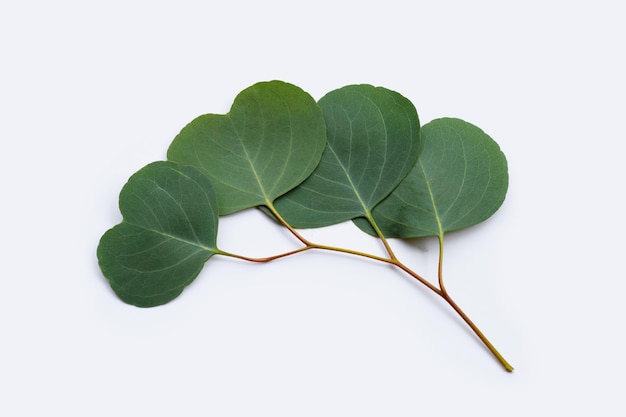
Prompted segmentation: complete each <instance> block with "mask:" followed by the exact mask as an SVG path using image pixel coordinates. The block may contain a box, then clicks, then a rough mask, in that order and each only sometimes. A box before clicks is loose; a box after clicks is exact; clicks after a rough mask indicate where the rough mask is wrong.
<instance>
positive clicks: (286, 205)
mask: <svg viewBox="0 0 626 417" xmlns="http://www.w3.org/2000/svg"><path fill="white" fill-rule="evenodd" d="M319 105H320V107H321V108H322V111H323V112H324V119H325V120H326V125H327V136H328V144H327V146H326V149H325V150H324V154H323V155H322V159H321V161H320V163H319V165H318V166H317V168H316V170H315V171H314V172H313V174H312V175H311V176H310V177H309V178H308V179H307V180H306V181H304V182H303V183H302V184H300V185H299V186H298V187H297V188H295V189H294V190H292V191H290V192H289V193H287V194H285V195H284V196H283V197H281V198H279V199H277V200H276V202H275V207H276V209H277V211H278V212H279V213H280V214H281V215H282V216H283V217H284V218H285V220H287V222H288V223H289V224H291V225H292V226H294V227H301V228H307V227H321V226H327V225H331V224H335V223H339V222H342V221H345V220H350V219H353V218H355V217H359V216H365V215H366V213H368V212H369V211H370V210H371V209H372V208H373V207H374V206H375V205H376V204H378V202H380V201H381V200H382V199H383V198H385V197H386V196H387V195H388V194H389V193H390V192H391V191H392V190H393V189H394V188H395V187H396V186H397V185H398V183H399V182H400V181H401V180H402V179H403V178H404V177H405V176H406V175H407V173H408V172H409V171H410V169H411V168H412V167H413V165H414V163H415V160H416V158H417V149H418V142H419V119H418V116H417V112H416V110H415V107H414V106H413V104H412V103H411V102H410V101H409V100H407V99H406V98H405V97H403V96H401V95H400V94H398V93H396V92H394V91H391V90H387V89H385V88H382V87H373V86H371V85H351V86H347V87H343V88H340V89H338V90H334V91H331V92H330V93H328V94H327V95H326V96H324V97H323V98H322V99H321V100H320V101H319Z"/></svg>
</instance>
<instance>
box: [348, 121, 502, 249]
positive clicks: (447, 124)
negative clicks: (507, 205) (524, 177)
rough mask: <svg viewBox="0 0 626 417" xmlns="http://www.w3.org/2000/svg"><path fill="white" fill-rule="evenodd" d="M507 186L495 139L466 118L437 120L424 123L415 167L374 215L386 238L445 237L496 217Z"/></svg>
mask: <svg viewBox="0 0 626 417" xmlns="http://www.w3.org/2000/svg"><path fill="white" fill-rule="evenodd" d="M507 188H508V171H507V162H506V158H505V156H504V154H503V153H502V151H501V150H500V147H499V146H498V144H497V143H496V142H494V140H493V139H491V138H490V137H489V136H488V135H487V134H486V133H484V132H483V131H482V130H481V129H479V128H478V127H476V126H474V125H472V124H470V123H467V122H465V121H463V120H460V119H453V118H443V119H437V120H433V121H432V122H430V123H427V124H426V125H424V126H422V140H421V146H420V151H419V157H418V160H417V163H416V164H415V167H414V168H413V170H412V171H411V172H410V173H409V175H408V176H407V177H406V178H405V179H404V180H403V181H402V182H401V183H400V185H399V186H398V188H396V189H395V190H394V192H393V193H391V194H390V195H389V197H387V198H386V199H385V200H383V201H382V202H381V203H380V204H379V205H378V206H376V208H375V209H374V210H373V217H374V220H375V221H376V224H377V225H378V226H379V228H380V229H381V230H382V232H383V234H384V235H385V236H386V237H401V238H412V237H420V236H443V234H444V233H445V232H450V231H453V230H458V229H462V228H466V227H469V226H472V225H475V224H477V223H480V222H482V221H483V220H485V219H487V218H488V217H490V216H491V215H492V214H493V213H495V211H496V210H498V208H499V207H500V206H501V205H502V202H503V201H504V197H505V195H506V191H507ZM355 223H356V224H357V225H358V226H359V227H360V228H361V229H363V230H364V231H366V232H368V233H370V234H374V231H373V229H372V228H371V226H370V225H369V224H368V223H367V222H364V221H362V220H361V219H357V220H356V221H355Z"/></svg>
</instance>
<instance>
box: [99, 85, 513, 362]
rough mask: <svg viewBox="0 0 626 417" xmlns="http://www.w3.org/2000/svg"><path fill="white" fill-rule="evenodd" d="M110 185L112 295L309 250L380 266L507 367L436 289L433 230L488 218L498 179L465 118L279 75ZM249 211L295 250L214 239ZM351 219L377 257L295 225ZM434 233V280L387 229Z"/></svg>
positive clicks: (142, 299) (357, 88)
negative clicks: (408, 281) (232, 245)
mask: <svg viewBox="0 0 626 417" xmlns="http://www.w3.org/2000/svg"><path fill="white" fill-rule="evenodd" d="M167 158H168V160H167V161H158V162H153V163H151V164H149V165H147V166H146V167H144V168H142V169H140V170H139V171H138V172H137V173H135V174H134V175H133V176H131V178H130V179H129V180H128V182H127V184H126V185H125V186H124V187H123V189H122V191H121V193H120V211H121V212H122V215H123V220H122V222H121V223H120V224H118V225H116V226H114V227H113V228H111V229H110V230H108V231H107V232H106V233H105V234H104V235H103V236H102V238H101V240H100V243H99V245H98V253H97V255H98V261H99V265H100V268H101V270H102V272H103V274H104V276H105V277H106V278H107V279H108V281H109V283H110V285H111V287H112V289H113V290H114V291H115V293H116V294H117V295H118V296H119V297H120V298H121V299H122V300H123V301H125V302H126V303H129V304H132V305H135V306H138V307H153V306H157V305H162V304H165V303H167V302H169V301H171V300H173V299H174V298H176V297H178V296H179V295H180V294H181V292H182V291H183V289H184V288H185V287H186V286H187V285H189V284H190V283H191V282H192V281H193V280H194V279H195V278H196V277H197V276H198V274H199V273H200V271H201V270H202V267H203V265H204V263H205V262H206V261H208V260H209V259H210V258H211V257H212V256H214V255H222V256H229V257H234V258H238V259H241V260H244V261H251V262H270V261H273V260H276V259H279V258H283V257H286V256H292V255H295V254H297V253H301V252H304V251H308V250H311V249H316V250H328V251H335V252H342V253H346V254H349V255H353V256H360V257H366V258H369V259H372V260H374V261H379V262H384V263H387V264H391V265H394V266H395V267H397V268H398V269H399V270H401V271H403V272H404V273H406V274H408V275H409V276H411V277H413V278H414V279H416V280H417V281H418V282H420V283H421V284H423V285H424V286H425V287H427V288H428V289H429V290H431V291H432V292H434V293H435V294H437V295H438V296H440V297H441V298H442V299H443V300H445V301H446V302H447V303H448V304H449V305H450V307H452V308H453V309H454V311H456V313H457V314H458V315H459V316H460V317H461V318H462V319H463V320H464V321H465V322H466V323H467V324H468V326H469V327H470V328H471V329H472V330H473V331H474V333H475V334H476V335H477V336H478V338H479V339H480V340H481V341H482V342H483V343H484V344H485V345H486V346H487V348H488V349H489V350H490V351H491V352H492V354H493V355H494V356H495V357H496V358H497V359H498V361H499V362H500V363H501V364H502V366H503V367H504V368H505V369H506V370H507V371H512V370H513V368H512V366H511V365H510V364H509V363H508V362H507V361H506V360H505V359H504V357H503V356H502V355H501V354H500V353H499V352H498V351H497V350H496V349H495V347H494V346H493V345H492V344H491V343H490V342H489V340H488V339H487V338H486V337H485V336H484V334H483V333H482V332H481V331H480V330H479V329H478V327H477V326H476V325H475V324H474V323H473V322H472V321H471V320H470V319H469V317H468V316H467V315H466V314H465V313H464V312H463V310H461V308H460V307H459V306H458V305H457V304H456V303H455V302H454V300H453V299H452V297H451V296H450V295H449V293H448V291H447V289H446V287H445V286H444V280H443V248H444V235H445V234H446V233H447V232H450V231H453V230H457V229H462V228H466V227H469V226H472V225H474V224H477V223H479V222H482V221H484V220H485V219H487V218H488V217H490V216H491V215H492V214H493V213H494V212H495V211H496V210H497V209H498V208H499V207H500V205H501V204H502V202H503V200H504V197H505V195H506V191H507V187H508V172H507V162H506V158H505V156H504V154H503V153H502V152H501V150H500V148H499V147H498V145H497V144H496V143H495V142H494V141H493V139H491V138H490V137H489V136H488V135H487V134H485V133H484V132H483V131H482V130H480V129H479V128H478V127H476V126H474V125H471V124H469V123H467V122H464V121H462V120H459V119H453V118H442V119H437V120H433V121H431V122H429V123H427V124H426V125H424V126H420V122H419V119H418V115H417V111H416V110H415V107H414V106H413V104H412V103H411V102H410V101H409V100H408V99H407V98H405V97H403V96H402V95H400V94H399V93H397V92H394V91H391V90H388V89H385V88H382V87H373V86H371V85H349V86H345V87H342V88H339V89H337V90H334V91H331V92H329V93H328V94H326V95H325V96H324V97H323V98H322V99H320V100H319V102H317V103H316V102H315V100H314V99H313V98H312V97H311V96H310V95H309V94H308V93H306V92H305V91H303V90H302V89H300V88H299V87H296V86H294V85H292V84H288V83H285V82H282V81H269V82H261V83H257V84H255V85H253V86H251V87H249V88H247V89H245V90H244V91H242V92H241V93H240V94H239V95H238V96H237V97H236V98H235V101H234V103H233V105H232V107H231V109H230V111H229V112H228V113H227V114H205V115H202V116H200V117H198V118H196V119H194V120H193V121H191V122H190V123H189V124H188V125H187V126H185V127H184V128H183V129H182V130H181V132H180V133H179V134H178V135H177V136H176V137H175V138H174V140H173V142H172V144H171V145H170V147H169V149H168V152H167ZM254 207H260V208H262V209H263V211H264V212H265V213H267V214H268V215H269V216H271V217H272V218H273V219H274V220H276V223H277V224H278V225H280V226H282V227H285V228H286V229H288V230H289V232H290V233H291V234H292V235H293V236H294V238H295V239H296V240H297V242H298V244H299V247H297V248H296V249H294V250H292V251H289V252H285V253H279V254H276V255H274V256H270V257H266V258H253V257H249V256H246V255H242V254H235V253H232V252H228V251H225V250H222V249H220V248H218V247H217V244H216V241H217V231H218V223H219V217H220V216H223V215H227V214H230V213H234V212H237V211H241V210H246V209H251V208H254ZM345 221H353V222H354V223H355V224H356V225H357V226H358V228H360V229H361V230H363V231H364V232H366V233H368V234H370V235H372V236H375V237H377V238H378V239H379V240H380V242H381V244H382V246H383V247H384V249H385V251H386V255H385V256H377V255H373V254H369V253H364V252H360V251H356V250H353V249H350V248H340V247H335V246H329V245H324V244H319V243H316V242H312V241H310V240H309V239H307V238H305V237H304V236H303V235H302V234H300V233H299V232H298V229H301V228H314V227H322V226H330V225H333V224H337V223H340V222H345ZM424 236H435V237H437V238H438V241H439V248H440V250H439V263H438V281H437V285H434V284H432V283H431V282H429V281H428V280H426V279H424V278H423V277H422V276H420V275H418V274H417V273H416V272H415V271H413V270H412V269H411V268H409V267H408V266H406V264H405V263H403V262H402V261H401V260H400V259H398V257H397V256H396V254H395V253H394V251H393V249H392V245H391V243H390V241H389V239H391V238H402V239H408V238H418V237H424Z"/></svg>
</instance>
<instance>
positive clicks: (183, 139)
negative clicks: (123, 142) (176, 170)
mask: <svg viewBox="0 0 626 417" xmlns="http://www.w3.org/2000/svg"><path fill="white" fill-rule="evenodd" d="M325 144H326V127H325V124H324V118H323V116H322V112H321V110H320V108H319V107H318V106H317V104H316V103H315V100H313V98H312V97H311V96H310V95H309V94H307V93H306V92H304V91H303V90H302V89H300V88H299V87H296V86H294V85H291V84H287V83H284V82H282V81H269V82H261V83H258V84H255V85H253V86H252V87H249V88H247V89H245V90H244V91H242V92H241V93H240V94H239V95H238V96H237V97H236V98H235V101H234V103H233V105H232V107H231V109H230V112H229V113H228V114H226V115H217V114H205V115H203V116H200V117H198V118H196V119H195V120H193V121H192V122H191V123H189V125H187V126H186V127H185V128H183V129H182V131H181V132H180V134H178V135H177V136H176V138H175V139H174V141H173V142H172V144H171V146H170V148H169V150H168V153H167V157H168V159H169V160H171V161H175V162H179V163H181V164H184V165H191V166H195V167H197V168H199V169H200V170H202V171H203V172H204V173H205V174H207V175H208V176H209V178H210V179H211V182H212V184H213V186H214V187H215V191H216V194H217V196H218V202H219V207H220V214H229V213H233V212H235V211H239V210H243V209H245V208H249V207H254V206H258V205H262V204H268V203H271V202H272V201H274V199H275V198H276V197H278V196H280V195H282V194H284V193H286V192H287V191H289V190H291V189H292V188H294V187H295V186H296V185H298V184H300V183H301V182H302V181H304V179H306V178H307V177H308V176H309V175H310V174H311V172H312V171H313V170H314V169H315V167H316V166H317V164H318V162H319V160H320V157H321V155H322V152H323V150H324V146H325Z"/></svg>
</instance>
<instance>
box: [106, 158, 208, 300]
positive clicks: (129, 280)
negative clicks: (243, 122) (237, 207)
mask: <svg viewBox="0 0 626 417" xmlns="http://www.w3.org/2000/svg"><path fill="white" fill-rule="evenodd" d="M120 211H121V212H122V215H123V220H122V222H121V223H120V224H118V225H117V226H115V227H113V228H112V229H110V230H108V231H107V232H106V233H105V234H104V235H103V236H102V238H101V239H100V244H99V246H98V262H99V264H100V268H101V269H102V273H103V274H104V276H105V277H106V278H107V279H108V280H109V283H110V284H111V287H112V288H113V290H114V291H115V292H116V294H117V295H118V296H119V297H120V298H121V299H122V300H124V301H125V302H127V303H129V304H133V305H136V306H139V307H152V306H156V305H160V304H165V303H167V302H168V301H171V300H172V299H174V298H176V297H177V296H178V295H179V294H180V293H181V292H182V291H183V289H184V287H185V286H187V285H189V284H190V283H191V281H193V280H194V278H195V277H196V276H197V275H198V274H199V273H200V270H201V269H202V266H203V265H204V263H205V262H206V261H207V260H208V259H209V258H210V257H211V256H213V255H214V254H215V253H216V251H217V249H216V245H215V242H216V236H217V223H218V208H217V200H216V198H215V194H214V192H213V188H212V186H211V184H210V182H209V180H208V178H207V177H206V176H205V175H204V174H202V173H201V172H200V171H198V170H197V169H195V168H192V167H181V166H179V165H177V164H174V163H172V162H154V163H152V164H150V165H148V166H146V167H144V168H143V169H141V170H140V171H138V172H137V173H135V174H134V175H133V176H132V177H131V178H130V179H129V180H128V183H126V185H125V186H124V188H123V189H122V191H121V193H120Z"/></svg>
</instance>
